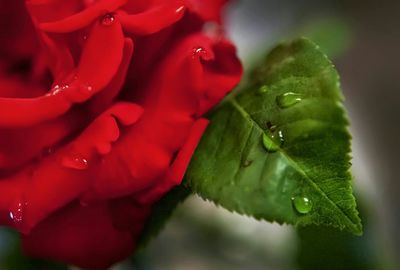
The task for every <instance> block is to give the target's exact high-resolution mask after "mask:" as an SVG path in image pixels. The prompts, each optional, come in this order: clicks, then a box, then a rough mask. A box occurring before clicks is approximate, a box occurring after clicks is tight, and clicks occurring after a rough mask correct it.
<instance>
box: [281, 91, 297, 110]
mask: <svg viewBox="0 0 400 270" xmlns="http://www.w3.org/2000/svg"><path fill="white" fill-rule="evenodd" d="M301 100H302V98H301V95H300V94H297V93H293V92H287V93H285V94H282V95H280V96H277V97H276V103H277V104H278V106H279V107H280V108H282V109H286V108H289V107H292V106H294V105H296V104H297V103H299V102H300V101H301Z"/></svg>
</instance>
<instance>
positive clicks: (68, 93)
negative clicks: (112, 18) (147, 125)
mask: <svg viewBox="0 0 400 270" xmlns="http://www.w3.org/2000/svg"><path fill="white" fill-rule="evenodd" d="M123 48H124V37H123V33H122V29H121V25H120V24H119V22H117V21H116V22H115V23H114V24H113V25H111V26H103V25H101V23H97V24H96V25H95V26H94V29H93V31H92V34H91V35H90V37H89V39H88V41H87V44H86V46H85V48H84V51H83V52H82V56H81V60H80V63H79V65H78V68H77V72H76V76H75V79H74V81H72V82H71V83H70V84H66V85H62V86H58V85H56V86H55V87H54V89H53V91H52V92H51V93H50V94H46V95H45V96H41V97H37V98H26V99H24V98H0V127H26V126H32V125H35V124H39V123H41V122H44V121H48V120H51V119H54V118H56V117H58V116H60V115H62V114H63V113H65V112H66V111H67V110H69V108H70V107H71V106H72V105H73V104H74V103H77V102H84V101H86V100H88V99H89V98H90V97H92V96H93V95H94V94H96V93H97V92H99V91H100V90H102V89H103V88H104V87H105V86H107V84H108V83H109V82H110V81H111V80H112V78H113V76H114V75H115V74H116V73H117V71H118V69H119V65H120V63H121V61H122V55H123Z"/></svg>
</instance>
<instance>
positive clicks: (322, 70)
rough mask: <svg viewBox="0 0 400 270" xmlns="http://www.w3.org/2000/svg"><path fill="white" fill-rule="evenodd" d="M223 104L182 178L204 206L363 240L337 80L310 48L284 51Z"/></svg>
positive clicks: (305, 43) (301, 45) (301, 44)
mask: <svg viewBox="0 0 400 270" xmlns="http://www.w3.org/2000/svg"><path fill="white" fill-rule="evenodd" d="M255 74H256V76H257V80H256V81H255V82H254V83H253V84H252V85H250V86H249V87H247V88H246V89H244V90H243V91H241V93H240V94H239V95H237V96H236V97H233V98H230V99H228V100H227V101H226V102H225V103H224V104H223V105H222V106H221V107H220V108H218V109H217V110H216V111H215V112H214V113H213V114H212V115H211V117H210V119H211V124H210V126H209V128H208V129H207V131H206V133H205V135H204V136H203V139H202V141H201V143H200V145H199V146H198V148H197V150H196V153H195V155H194V157H193V159H192V161H191V164H190V166H189V168H188V171H187V174H186V180H187V181H186V185H187V186H188V187H189V188H191V189H192V190H193V191H194V192H196V193H198V194H199V195H200V196H202V197H203V198H204V199H207V200H211V201H213V202H214V203H216V204H217V205H221V206H223V207H225V208H227V209H228V210H231V211H236V212H238V213H241V214H246V215H250V216H253V217H255V218H257V219H265V220H268V221H276V222H279V223H289V224H296V225H309V224H321V225H330V226H334V227H338V228H340V229H347V230H348V231H351V232H353V233H355V234H361V231H362V228H361V221H360V219H359V217H358V212H357V210H356V204H355V199H354V197H353V195H352V188H351V179H352V177H351V174H350V173H349V169H350V156H349V153H350V151H351V149H350V140H351V137H350V135H349V133H348V130H347V126H348V120H347V117H346V114H345V111H344V109H343V106H342V103H341V102H342V100H343V97H342V95H341V92H340V86H339V76H338V74H337V72H336V70H335V68H334V66H333V65H332V63H331V62H330V61H329V60H328V58H327V57H326V56H325V55H324V54H323V53H322V52H321V51H320V50H319V48H318V47H317V46H316V45H315V44H313V43H312V42H311V41H309V40H306V39H299V40H296V41H294V42H292V43H287V44H282V45H280V46H278V47H277V48H275V49H274V50H273V51H272V52H271V53H270V54H269V55H268V57H267V59H266V61H265V63H264V65H263V66H261V67H260V68H259V69H258V70H257V72H256V73H255Z"/></svg>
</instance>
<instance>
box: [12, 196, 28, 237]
mask: <svg viewBox="0 0 400 270" xmlns="http://www.w3.org/2000/svg"><path fill="white" fill-rule="evenodd" d="M26 206H27V203H26V202H25V201H24V200H22V199H18V200H16V202H15V204H14V206H13V207H12V208H11V209H10V212H9V217H10V219H11V221H12V222H13V223H14V226H15V228H16V229H17V230H19V231H20V232H24V229H23V222H24V212H25V207H26Z"/></svg>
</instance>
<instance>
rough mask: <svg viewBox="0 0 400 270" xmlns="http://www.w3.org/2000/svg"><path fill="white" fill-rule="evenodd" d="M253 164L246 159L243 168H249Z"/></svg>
mask: <svg viewBox="0 0 400 270" xmlns="http://www.w3.org/2000/svg"><path fill="white" fill-rule="evenodd" d="M252 163H253V161H252V160H249V159H246V160H245V161H243V163H242V167H245V168H246V167H249V166H250V165H251V164H252Z"/></svg>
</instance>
